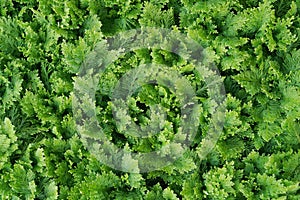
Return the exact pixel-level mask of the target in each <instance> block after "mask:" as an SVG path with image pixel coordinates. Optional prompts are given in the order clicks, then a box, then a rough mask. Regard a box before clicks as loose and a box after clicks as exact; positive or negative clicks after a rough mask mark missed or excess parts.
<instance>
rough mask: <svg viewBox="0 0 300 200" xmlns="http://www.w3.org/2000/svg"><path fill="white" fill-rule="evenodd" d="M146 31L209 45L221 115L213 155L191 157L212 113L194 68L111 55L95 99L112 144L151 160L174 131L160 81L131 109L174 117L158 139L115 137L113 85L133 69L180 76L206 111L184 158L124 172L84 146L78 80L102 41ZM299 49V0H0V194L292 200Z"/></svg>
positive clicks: (140, 116) (299, 156) (149, 53)
mask: <svg viewBox="0 0 300 200" xmlns="http://www.w3.org/2000/svg"><path fill="white" fill-rule="evenodd" d="M143 27H157V28H167V29H170V30H177V31H180V32H181V33H183V34H186V35H187V37H189V38H191V39H193V40H195V41H197V42H198V43H199V44H200V45H201V46H202V47H204V48H205V50H206V54H207V57H208V58H209V60H210V61H213V62H214V63H215V65H216V67H218V69H219V71H220V74H221V76H222V78H223V80H224V86H225V90H226V98H227V100H226V117H225V121H224V128H223V131H222V134H221V136H220V138H219V140H218V142H217V144H216V146H215V148H214V149H213V150H212V151H211V152H210V153H209V154H208V155H207V156H206V157H205V158H201V157H199V147H200V146H201V141H202V138H203V137H204V135H205V134H206V131H207V129H208V124H209V121H210V120H209V117H210V115H209V110H210V107H211V106H213V105H211V102H210V101H209V99H210V98H209V96H208V95H207V94H206V93H205V92H203V91H202V90H201V87H202V86H203V84H204V83H203V81H202V80H201V79H200V78H199V77H198V76H197V75H195V73H194V72H195V70H194V69H193V67H192V66H191V65H189V64H188V63H186V62H185V61H184V60H182V59H180V58H179V57H178V56H176V55H173V54H171V53H170V52H166V51H163V50H159V49H140V50H135V51H131V52H129V53H127V54H126V55H124V56H122V57H120V58H118V59H117V60H116V61H115V62H114V63H113V64H112V65H111V67H110V68H108V70H107V72H106V73H103V76H102V77H100V80H99V88H98V92H97V93H96V108H97V111H98V115H97V117H98V121H99V124H100V125H101V126H103V127H104V131H105V134H106V135H107V137H108V138H111V141H112V142H113V143H115V144H116V145H117V146H119V147H122V148H129V149H131V150H133V151H141V152H148V151H152V150H156V149H159V148H162V146H163V145H164V144H166V143H168V142H169V141H170V140H171V139H172V137H173V136H174V135H176V134H175V132H176V131H178V130H177V129H178V128H176V127H178V126H176V124H177V125H178V118H177V116H179V115H180V112H178V107H179V103H178V101H177V100H176V95H175V94H173V93H172V91H170V90H169V89H168V88H167V87H163V86H159V85H145V86H143V87H142V88H140V90H139V93H138V94H134V95H135V96H134V95H133V98H132V99H131V105H130V109H131V110H132V112H131V117H133V118H137V123H139V124H147V123H148V122H149V120H151V118H154V119H155V118H156V120H157V121H159V119H161V116H159V113H158V114H157V113H156V114H155V113H154V114H153V113H151V112H149V106H150V105H154V104H160V105H162V107H163V109H164V110H165V111H170V110H171V111H172V112H167V113H168V115H167V116H166V119H167V120H166V121H165V124H164V129H163V131H162V132H161V133H160V134H159V135H158V136H153V137H151V138H148V139H136V138H135V137H133V136H132V135H126V133H124V134H123V133H121V132H118V131H117V130H116V125H115V123H114V122H113V121H112V120H113V119H114V117H113V116H112V114H111V113H112V110H113V109H114V108H113V106H112V104H111V101H110V93H111V92H112V91H111V90H112V87H113V85H114V84H116V82H117V81H118V79H119V78H120V77H121V76H122V75H123V74H124V73H125V72H126V71H127V70H129V69H132V68H134V67H135V66H137V65H139V64H141V63H158V64H163V65H166V66H169V67H172V68H173V69H175V70H177V71H179V72H180V73H182V75H184V77H186V78H187V79H188V80H189V81H190V82H191V85H192V86H193V87H195V88H198V89H199V90H196V93H197V96H198V97H199V99H200V100H201V105H202V107H201V112H199V116H200V124H201V125H200V126H199V127H198V130H197V135H196V137H195V139H194V141H193V144H191V146H190V148H189V150H188V151H187V152H185V153H184V155H183V156H182V157H181V158H179V159H178V160H176V161H175V162H174V163H173V164H171V165H169V166H166V167H164V168H162V169H159V170H155V171H151V172H148V173H127V172H122V171H118V170H115V169H113V168H110V167H109V166H106V165H104V164H101V163H100V162H99V161H98V159H97V158H96V156H95V155H94V154H92V153H91V152H90V151H88V150H87V148H86V147H85V146H84V145H83V143H82V140H81V139H80V135H79V134H78V131H77V129H76V125H75V120H74V116H73V112H72V99H73V97H74V96H73V91H74V80H76V77H77V75H78V73H79V71H80V67H81V66H82V63H83V62H84V60H85V58H86V56H87V55H88V53H89V52H91V51H92V50H93V49H94V48H95V47H96V46H97V44H98V43H99V42H101V41H104V40H105V39H106V38H107V37H109V36H113V35H115V34H117V33H120V32H122V31H126V30H131V29H137V28H143ZM299 47H300V1H299V0H296V1H291V0H287V1H284V0H262V1H260V0H249V1H244V0H231V1H226V0H181V1H180V0H160V1H159V0H124V1H119V0H99V1H97V0H66V1H65V0H53V1H49V0H39V1H38V0H0V69H1V70H0V197H1V198H2V199H149V200H152V199H188V200H189V199H293V200H297V199H300V185H299V184H300V150H299V149H300V148H299V147H300V134H299V133H300V64H299V63H300V48H299ZM204 85H205V84H204ZM176 110H177V111H176ZM121 119H122V118H121ZM118 128H120V127H118ZM129 160H130V159H129Z"/></svg>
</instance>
